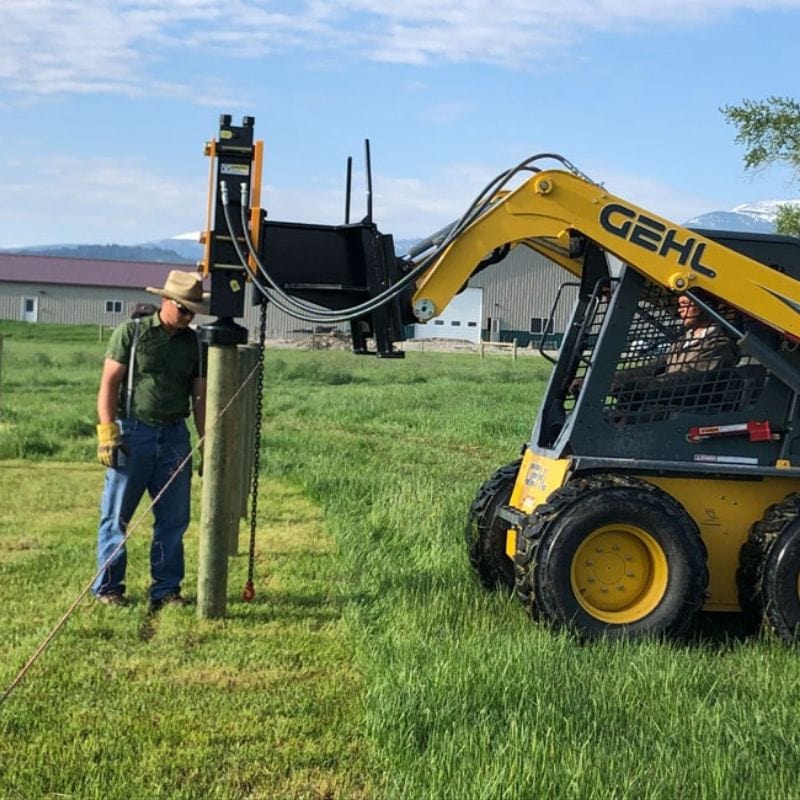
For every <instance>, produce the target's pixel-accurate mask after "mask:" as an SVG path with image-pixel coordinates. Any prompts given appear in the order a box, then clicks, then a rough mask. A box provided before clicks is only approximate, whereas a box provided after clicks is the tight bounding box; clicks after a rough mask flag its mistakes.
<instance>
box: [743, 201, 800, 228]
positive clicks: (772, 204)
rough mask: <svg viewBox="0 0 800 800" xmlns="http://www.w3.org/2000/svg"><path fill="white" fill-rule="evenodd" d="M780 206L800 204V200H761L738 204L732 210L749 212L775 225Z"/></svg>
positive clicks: (748, 213)
mask: <svg viewBox="0 0 800 800" xmlns="http://www.w3.org/2000/svg"><path fill="white" fill-rule="evenodd" d="M778 206H800V200H759V201H757V202H755V203H744V204H742V205H740V206H736V208H734V209H732V211H733V213H734V214H747V215H749V216H751V217H755V218H756V219H760V220H764V221H765V222H769V223H771V224H773V225H774V224H775V220H776V219H777V218H778Z"/></svg>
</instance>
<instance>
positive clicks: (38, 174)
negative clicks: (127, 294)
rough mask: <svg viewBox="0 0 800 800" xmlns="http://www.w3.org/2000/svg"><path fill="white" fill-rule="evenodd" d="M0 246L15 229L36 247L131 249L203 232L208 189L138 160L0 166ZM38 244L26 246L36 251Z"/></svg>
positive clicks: (12, 238)
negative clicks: (30, 236) (36, 238)
mask: <svg viewBox="0 0 800 800" xmlns="http://www.w3.org/2000/svg"><path fill="white" fill-rule="evenodd" d="M0 183H2V186H3V192H2V194H0V246H3V247H7V246H11V245H13V244H14V243H15V242H17V241H18V240H19V238H20V237H19V231H20V230H39V231H40V236H41V237H43V239H42V242H40V243H52V242H65V243H66V242H99V243H107V242H113V243H123V244H124V243H135V242H140V241H142V240H144V239H155V238H159V237H161V236H169V235H172V234H174V233H175V232H176V231H183V230H188V229H194V230H196V229H198V228H201V227H203V226H204V224H205V219H204V218H203V214H204V213H205V207H206V204H205V198H206V188H205V180H204V177H203V176H201V177H199V178H198V180H197V182H196V183H195V182H186V181H177V180H175V179H172V180H168V179H165V178H164V176H163V175H162V174H156V173H153V172H149V171H148V170H147V169H145V168H144V167H142V166H141V165H140V164H139V163H137V162H136V161H133V160H131V161H129V162H127V163H126V162H124V161H121V160H120V159H118V158H114V159H111V158H97V159H89V160H87V159H76V158H53V157H36V158H31V159H27V158H26V159H17V160H16V161H12V160H7V161H5V162H2V163H0ZM35 243H37V242H26V244H35Z"/></svg>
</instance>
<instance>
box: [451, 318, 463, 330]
mask: <svg viewBox="0 0 800 800" xmlns="http://www.w3.org/2000/svg"><path fill="white" fill-rule="evenodd" d="M450 324H451V325H452V326H453V327H454V328H457V327H458V326H459V325H461V322H460V321H459V320H457V319H454V320H453V321H452V322H451V323H450Z"/></svg>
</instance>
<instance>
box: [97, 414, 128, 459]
mask: <svg viewBox="0 0 800 800" xmlns="http://www.w3.org/2000/svg"><path fill="white" fill-rule="evenodd" d="M120 451H122V452H123V453H127V452H128V449H127V448H126V447H125V445H124V444H123V443H122V432H121V431H120V429H119V425H117V423H116V422H101V423H100V424H99V425H98V426H97V460H98V461H99V462H100V463H101V464H102V465H103V466H105V467H111V468H112V469H116V468H117V466H119V454H120Z"/></svg>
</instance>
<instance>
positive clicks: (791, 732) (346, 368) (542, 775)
mask: <svg viewBox="0 0 800 800" xmlns="http://www.w3.org/2000/svg"><path fill="white" fill-rule="evenodd" d="M23 345H25V346H26V347H27V346H28V344H27V343H24V342H21V341H20V342H14V341H13V340H12V341H11V344H10V345H9V343H8V342H7V351H10V352H11V354H12V356H11V357H12V358H14V359H19V360H18V361H17V363H16V365H15V367H14V370H15V371H16V373H17V375H16V376H15V375H14V374H13V372H12V373H11V374H10V370H11V367H7V369H6V370H5V372H4V375H6V376H9V377H10V378H11V379H12V380H19V383H18V384H17V385H16V386H15V387H14V389H13V390H12V391H11V392H10V393H9V394H7V395H5V397H4V398H3V400H0V403H1V404H2V407H3V409H4V411H3V413H6V411H7V413H9V415H10V417H9V420H10V426H11V427H12V428H13V427H14V426H17V427H18V428H20V429H23V430H32V428H34V427H36V426H37V425H43V426H44V427H45V428H46V429H47V430H50V429H51V428H50V427H49V426H48V425H45V423H44V421H43V420H42V419H41V416H42V413H43V411H44V410H45V409H47V410H48V411H49V413H51V414H52V415H53V420H52V428H53V429H54V430H56V431H63V430H66V429H67V426H68V420H69V419H81V418H82V417H83V416H84V415H88V416H89V417H91V415H92V413H93V402H94V396H93V393H94V391H95V389H96V380H97V374H96V372H95V371H94V370H93V369H89V368H88V367H87V369H86V371H85V372H80V371H78V372H72V373H70V372H69V369H68V368H67V369H66V371H63V370H65V367H64V366H63V365H64V363H65V362H66V361H68V360H69V358H70V356H69V353H70V352H72V350H71V349H70V348H73V347H77V348H78V350H80V349H82V347H81V346H80V343H60V344H53V345H50V346H48V347H47V348H46V349H45V350H44V351H43V352H46V353H47V354H48V355H49V356H50V358H51V359H52V364H51V365H49V366H41V365H39V366H37V364H36V361H37V358H36V357H35V356H34V355H33V354H34V353H35V352H37V350H36V349H35V343H31V349H30V350H27V351H26V350H24V348H23V347H22V346H23ZM87 351H88V348H87ZM97 352H98V354H99V355H102V352H101V350H98V351H97ZM80 369H82V368H80ZM37 370H39V371H38V372H37ZM24 371H27V372H26V373H25V374H27V375H28V376H30V377H31V379H33V376H34V375H35V374H36V375H38V376H39V378H40V379H41V380H42V381H46V380H48V379H51V380H55V379H56V378H55V376H56V375H58V376H60V378H59V379H62V378H69V377H70V375H71V376H72V377H73V378H74V379H75V381H76V383H75V385H74V386H71V385H69V384H67V386H66V388H65V390H64V391H65V392H66V396H68V397H70V398H71V399H70V400H68V401H67V402H64V403H62V404H56V405H50V404H49V400H48V393H47V392H36V391H32V390H31V386H30V385H29V383H28V381H27V379H20V378H19V375H20V374H21V373H22V372H24ZM547 374H548V365H547V364H546V363H545V362H543V361H541V360H540V359H538V358H523V359H520V360H519V361H517V362H516V363H512V362H511V361H509V360H507V358H503V357H496V358H489V359H486V360H485V361H480V360H479V359H477V357H475V356H468V355H444V354H435V353H424V354H416V353H412V354H409V357H408V358H407V359H405V360H404V361H397V362H386V361H377V360H371V359H358V358H356V357H354V356H352V355H350V354H347V353H322V354H318V353H300V352H285V351H281V352H273V351H269V352H268V353H267V375H266V386H265V420H264V434H265V436H264V443H263V453H262V464H263V465H264V477H265V478H266V479H267V481H268V482H267V486H266V489H265V492H264V495H263V498H262V507H263V509H264V510H265V511H264V513H265V518H264V523H265V525H266V527H267V528H268V529H269V530H270V531H271V534H270V535H273V536H275V537H277V538H275V539H274V540H272V541H268V542H267V545H266V550H264V551H262V554H261V556H260V558H261V569H262V570H267V573H268V574H269V575H270V576H271V577H270V578H269V584H268V586H267V587H266V589H265V591H262V592H260V594H259V603H260V605H258V606H257V607H255V608H253V607H245V606H243V605H241V604H240V603H238V602H237V600H236V596H235V592H236V591H237V590H238V586H239V585H240V580H234V581H232V583H233V586H232V589H231V592H232V594H231V604H230V608H231V619H230V620H227V621H226V622H224V623H204V624H202V625H201V624H200V623H198V622H197V621H195V620H194V618H193V616H192V615H191V613H184V612H181V611H175V612H170V614H169V615H167V616H165V617H164V618H163V619H162V620H159V623H158V628H157V630H156V631H155V633H152V634H151V633H148V634H147V636H143V635H142V625H143V621H142V617H143V615H142V610H141V609H140V608H135V609H134V610H133V612H131V613H129V612H124V613H123V614H122V615H117V616H113V615H110V614H107V613H105V612H106V611H108V610H106V609H103V610H101V613H98V610H97V609H90V608H86V609H82V610H81V614H80V616H79V619H78V620H77V622H76V623H73V624H72V625H71V626H70V627H69V629H68V631H67V632H66V633H65V634H64V637H63V639H62V640H61V641H60V642H58V643H57V644H56V645H54V647H53V650H52V652H51V653H49V654H48V655H47V656H46V657H45V659H44V660H43V664H42V666H41V667H39V668H38V671H37V672H34V673H33V674H32V675H31V676H30V678H29V681H28V682H27V683H26V685H25V687H24V690H20V694H18V695H17V696H15V697H14V698H13V699H12V700H11V701H9V703H8V704H7V705H6V707H5V708H2V709H0V737H2V738H0V764H2V765H3V766H4V767H5V769H6V776H8V775H9V774H10V775H11V776H12V782H11V783H10V784H7V785H10V786H11V787H12V789H11V790H9V791H7V793H6V795H5V796H7V797H18V796H37V792H38V793H39V794H41V795H42V796H44V794H43V793H44V792H46V791H50V792H55V791H68V792H72V793H73V795H74V796H81V797H93V796H98V797H99V796H103V797H123V796H125V797H147V796H153V797H159V796H163V797H173V796H174V797H206V796H209V797H226V798H227V797H231V798H234V797H235V798H238V797H242V798H260V797H276V798H283V797H286V798H290V797H329V798H344V797H351V798H362V797H379V798H420V800H422V799H423V798H424V799H427V798H437V799H438V798H459V799H461V798H486V799H487V800H490V799H491V800H494V799H495V798H513V799H514V800H516V798H520V799H523V798H525V799H527V798H534V797H536V798H538V797H548V798H549V797H558V798H562V797H563V798H609V800H610V798H670V799H671V798H674V797H677V796H686V797H691V798H722V797H729V796H730V797H748V798H750V797H752V798H785V797H800V778H798V774H800V734H799V733H797V732H796V726H795V724H794V716H795V708H796V707H797V705H798V701H800V696H798V695H800V689H798V688H797V687H798V686H799V685H800V680H799V679H800V660H799V659H798V654H797V652H796V651H794V650H790V649H785V648H783V647H782V646H780V645H776V644H775V643H773V642H765V641H761V640H758V639H751V640H740V639H738V638H735V637H730V638H724V637H722V638H704V637H702V636H697V637H695V638H693V639H690V640H688V641H684V642H677V643H671V644H668V643H662V642H657V641H645V642H641V643H638V644H630V643H627V644H626V643H607V642H600V643H596V644H591V645H582V644H580V643H578V642H577V641H575V640H573V639H571V638H569V637H567V636H564V635H558V636H554V635H553V634H551V633H550V632H549V631H547V630H546V629H543V628H541V627H537V626H534V625H533V624H531V623H530V621H529V620H528V619H527V618H526V616H525V615H524V614H523V612H522V610H521V609H520V608H518V606H517V604H516V602H515V601H514V600H513V599H512V598H509V597H507V596H505V595H503V594H502V593H496V594H489V593H486V592H485V591H484V590H483V589H482V588H480V586H479V585H478V583H477V581H476V580H475V579H474V578H473V576H472V575H471V573H470V570H469V567H468V564H467V559H466V556H465V553H464V545H463V542H462V529H463V524H464V518H465V514H466V509H467V507H468V505H469V503H470V501H471V499H472V497H473V495H474V492H475V490H476V488H477V487H478V485H479V484H480V483H481V482H482V480H483V479H484V478H485V477H486V476H487V475H488V474H489V473H490V472H491V471H493V470H494V469H495V468H496V467H497V466H499V465H501V464H505V463H508V462H510V461H512V460H514V458H515V457H516V456H517V454H518V451H519V447H520V444H521V443H522V442H523V441H524V440H525V439H527V437H528V434H529V430H530V427H531V425H532V423H533V419H534V416H535V413H536V408H537V406H538V403H539V402H540V400H541V394H542V391H543V387H544V383H545V381H546V378H547ZM79 375H80V376H82V377H80V378H79V377H78V376H79ZM48 376H49V378H48ZM6 402H8V405H6ZM3 419H5V417H4V418H3ZM7 433H8V427H4V428H2V429H0V447H3V446H4V445H3V438H2V437H3V436H5V435H6V434H7ZM56 441H57V444H58V447H59V450H58V451H57V452H56V453H55V454H54V456H51V455H48V454H46V453H39V454H37V453H35V452H31V453H29V454H28V453H27V451H24V452H26V455H23V456H22V457H23V458H34V459H38V460H39V461H38V464H34V465H33V466H32V467H31V468H30V472H29V473H28V477H27V478H23V477H22V476H23V474H24V471H25V470H26V469H28V468H27V467H26V466H25V465H24V464H21V463H20V462H14V464H13V465H12V466H13V469H16V470H20V471H21V472H20V473H19V477H18V480H19V481H23V482H25V481H34V482H36V481H37V480H38V479H37V478H36V477H35V476H37V475H41V474H42V473H41V471H40V470H41V469H42V468H46V469H47V470H49V471H48V473H47V475H48V477H47V480H46V481H44V482H42V481H39V490H37V491H38V492H39V494H37V495H36V497H35V498H34V499H32V500H30V501H29V502H30V505H31V508H30V509H28V508H26V507H22V506H20V505H19V502H21V501H19V502H18V499H17V497H16V495H9V494H8V492H9V488H8V487H9V486H10V485H11V483H13V481H11V480H5V481H4V482H3V483H2V484H0V487H1V488H0V491H2V492H3V498H4V508H8V501H7V500H6V498H7V497H9V496H11V497H12V500H11V503H12V507H14V508H16V511H15V512H14V515H13V519H12V520H9V518H8V514H7V512H6V511H4V513H3V515H2V516H0V547H3V548H4V549H0V570H2V571H0V595H2V597H3V600H4V604H5V605H6V606H7V608H8V612H7V615H6V616H4V618H3V620H2V621H0V640H2V641H4V642H10V643H11V649H10V654H11V656H12V657H11V658H5V659H4V660H3V664H2V667H0V677H6V678H7V677H8V676H9V675H10V674H11V673H12V671H13V669H12V662H13V664H14V665H16V664H18V663H19V661H20V659H21V658H22V656H23V654H24V653H26V652H27V650H28V649H29V648H30V647H31V646H32V645H33V644H34V642H35V641H36V640H37V638H38V636H39V635H40V634H41V631H42V629H43V628H45V627H46V626H47V624H48V622H49V621H50V620H51V619H53V618H54V617H55V616H56V614H57V613H58V611H59V609H60V608H61V607H62V605H63V601H64V600H65V599H66V598H65V597H64V595H66V596H67V597H68V596H69V595H70V594H71V592H72V591H73V590H74V586H75V583H76V580H77V574H78V573H81V572H82V571H83V569H84V567H85V565H86V560H87V559H88V558H90V557H91V543H90V542H89V543H87V539H89V538H91V537H92V536H93V524H94V523H93V520H92V517H91V509H90V506H91V504H92V503H96V494H97V492H99V485H97V483H95V484H92V485H91V491H89V490H88V489H87V490H86V491H85V492H84V493H80V494H79V493H77V492H76V491H75V490H74V488H70V487H72V486H73V484H72V483H71V481H70V476H71V474H72V470H77V471H78V474H80V475H83V474H84V473H85V472H86V471H88V470H89V467H86V468H84V467H82V466H80V464H81V462H83V461H85V462H86V463H88V462H90V461H91V458H92V450H93V441H92V437H91V432H89V433H87V434H86V435H84V434H83V433H82V432H81V429H80V428H79V427H78V428H77V429H73V430H72V432H71V433H70V434H69V435H64V436H62V437H56ZM54 457H55V458H56V459H60V461H59V462H58V463H56V462H55V461H52V459H53V458H54ZM64 460H73V461H74V462H76V466H75V467H68V466H66V465H64V464H63V462H64ZM51 461H52V464H51V463H49V462H51ZM0 469H2V470H3V473H4V475H5V474H8V473H7V470H8V469H9V467H8V462H7V463H6V464H2V463H0ZM93 474H94V475H95V476H96V475H97V473H93ZM95 481H97V478H96V477H95ZM43 483H46V484H47V485H48V486H52V487H54V490H55V487H60V488H59V490H58V491H59V492H60V494H58V495H56V496H63V495H64V494H66V496H68V497H73V496H74V497H75V501H74V502H75V506H74V507H71V509H72V510H71V511H70V512H69V514H68V515H67V517H68V519H70V520H75V519H78V518H80V519H81V520H82V521H81V522H80V523H77V522H72V523H71V524H72V525H74V526H75V528H74V530H72V533H70V534H69V535H66V536H65V535H64V533H63V531H59V530H58V526H59V523H58V521H57V518H54V519H52V520H49V521H48V519H45V520H42V521H40V520H39V515H40V512H41V511H43V510H45V509H47V508H48V506H49V504H51V503H53V502H55V501H54V499H53V498H52V497H51V496H50V495H49V494H48V491H47V490H46V489H45V486H44V485H43ZM34 509H35V510H34ZM80 509H82V511H81V510H80ZM26 515H27V516H26ZM26 519H29V520H31V521H32V523H33V522H34V521H35V523H36V525H37V526H38V525H41V526H42V527H41V530H38V532H37V533H36V534H35V535H34V536H31V537H29V539H30V540H29V541H28V540H22V541H21V537H22V534H21V533H20V531H21V530H22V529H24V527H25V520H26ZM62 522H63V521H62ZM32 523H31V524H32ZM298 524H299V525H301V526H302V527H303V533H302V535H301V534H300V533H297V531H296V530H294V529H293V528H292V526H294V525H298ZM287 526H288V527H287ZM78 529H80V530H78ZM26 541H27V544H26ZM9 542H11V543H12V544H11V546H9V544H8V543H9ZM145 546H146V543H145V542H142V543H140V544H139V545H138V547H140V548H144V547H145ZM315 546H316V547H318V548H320V549H321V553H319V552H315V549H314V548H315ZM26 548H27V549H26ZM144 557H145V556H144V553H143V552H142V551H141V550H140V551H139V554H138V555H136V554H135V553H134V554H132V561H133V562H134V563H137V562H138V564H139V570H140V572H141V571H142V570H143V563H144V561H143V559H144ZM193 558H194V555H193V551H191V552H190V558H189V563H190V565H191V564H192V559H193ZM233 563H234V568H235V569H236V570H238V571H239V572H238V574H237V578H240V577H241V570H242V565H241V563H237V562H233ZM279 567H280V569H279ZM60 574H68V575H70V581H71V583H68V584H65V582H64V580H63V578H62V579H61V580H59V578H58V575H60ZM36 585H43V586H45V587H46V591H45V592H44V594H43V597H42V599H41V600H37V601H35V602H34V601H32V600H31V587H33V586H36ZM188 585H189V586H191V583H189V584H188ZM233 587H235V588H233ZM136 591H137V592H139V593H140V595H141V593H142V592H143V588H142V585H141V582H140V585H139V586H138V588H137V589H136ZM317 632H322V633H323V636H322V637H316V638H315V634H316V633H317ZM148 637H149V638H148ZM253 669H255V670H256V673H255V674H256V677H253V676H252V674H251V671H252V670H253ZM295 672H296V673H297V674H298V675H299V676H305V679H303V678H302V677H301V679H300V680H293V677H294V673H295ZM156 708H158V709H161V713H159V711H156V710H155V709H156ZM240 715H241V717H242V719H243V720H244V723H245V724H244V726H243V728H242V729H239V728H237V727H236V724H235V720H236V719H237V718H238V717H239V716H240ZM121 731H124V732H125V733H122V732H121ZM220 731H223V733H220ZM100 733H101V734H102V735H99V734H100ZM30 741H34V742H35V743H36V746H35V748H34V753H35V756H31V757H28V756H27V755H26V754H25V750H24V749H23V745H25V746H27V744H28V743H29V742H30ZM104 743H106V744H107V747H106V748H105V749H104V748H103V744H104ZM176 750H180V755H172V754H173V753H174V752H175V751H176ZM45 751H47V752H49V753H51V754H55V755H51V763H50V764H49V765H48V767H47V769H46V771H45V772H46V775H48V776H49V777H48V778H47V779H46V780H45V779H40V778H37V777H35V776H36V774H37V773H36V770H35V767H34V763H35V760H34V759H35V757H38V755H39V754H41V753H44V752H45ZM293 763H297V764H299V765H300V766H299V767H298V769H299V773H297V774H295V773H293V772H292V769H291V766H290V765H291V764H293ZM82 764H83V765H85V767H86V773H85V774H82V773H81V772H80V768H81V767H80V765H82ZM8 765H11V766H10V770H11V771H10V772H9V766H8ZM2 769H3V767H0V770H2ZM58 773H62V774H63V773H66V774H67V775H68V776H70V777H69V778H68V779H62V780H61V782H60V783H59V779H58V777H57V774H58ZM2 774H3V773H2V772H0V776H1V775H2ZM131 775H133V776H134V777H133V779H131ZM126 780H127V781H129V782H130V781H131V780H133V783H132V784H131V783H129V784H128V790H127V794H126V793H125V792H126V788H125V785H124V782H125V781H126ZM37 781H38V782H37ZM0 786H3V780H2V778H1V777H0ZM148 786H149V787H162V786H170V787H172V788H171V791H173V792H174V793H173V794H170V793H169V791H170V790H167V789H165V788H156V789H152V788H151V790H152V792H153V793H152V794H150V795H148V794H147V793H146V792H147V787H148ZM176 786H178V787H179V788H178V789H176V788H175V787H176ZM26 792H27V794H26ZM158 792H161V794H159V793H158ZM0 797H3V792H2V789H0Z"/></svg>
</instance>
